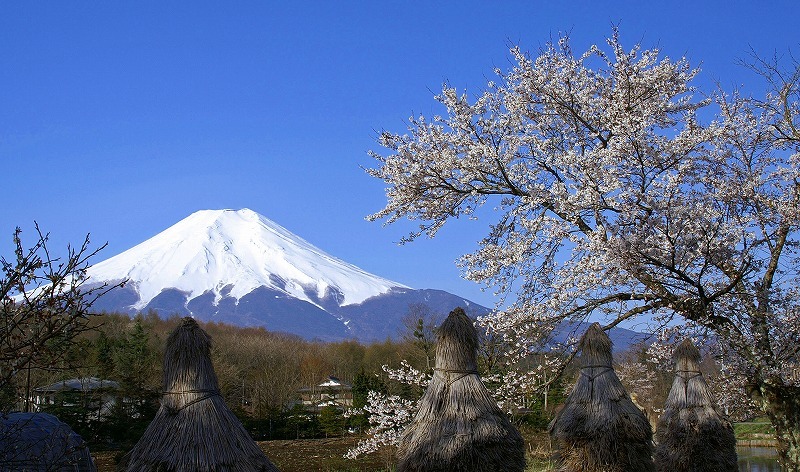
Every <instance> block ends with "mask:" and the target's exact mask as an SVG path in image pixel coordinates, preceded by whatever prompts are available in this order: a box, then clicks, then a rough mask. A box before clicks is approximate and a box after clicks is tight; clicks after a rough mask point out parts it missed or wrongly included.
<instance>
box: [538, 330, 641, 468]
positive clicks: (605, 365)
mask: <svg viewBox="0 0 800 472" xmlns="http://www.w3.org/2000/svg"><path fill="white" fill-rule="evenodd" d="M579 349H580V351H581V356H580V359H581V372H580V376H579V377H578V380H577V381H576V383H575V387H574V388H573V389H572V392H571V393H570V394H569V396H568V397H567V399H566V401H565V404H564V407H563V409H562V410H561V411H560V412H559V413H558V414H557V415H556V417H555V419H553V422H552V423H550V435H551V437H552V438H553V439H554V441H555V442H556V445H557V447H558V449H559V466H560V468H559V469H558V470H559V471H561V472H593V471H598V472H599V471H603V472H638V471H648V472H649V471H653V470H655V469H654V466H653V460H652V458H651V454H652V450H653V432H652V430H651V429H650V423H649V422H648V421H647V418H646V417H645V415H644V413H642V411H641V410H640V409H639V408H637V407H636V405H634V403H633V402H632V401H631V398H630V396H628V392H626V391H625V387H623V386H622V383H621V382H620V381H619V378H618V377H617V374H616V373H615V372H614V368H613V367H612V364H611V362H612V355H611V339H610V338H609V337H608V336H607V335H606V333H605V332H604V331H603V329H602V328H601V327H600V325H599V324H598V323H594V324H592V325H591V326H590V327H589V329H588V330H586V333H585V334H584V335H583V337H582V338H581V340H580V344H579Z"/></svg>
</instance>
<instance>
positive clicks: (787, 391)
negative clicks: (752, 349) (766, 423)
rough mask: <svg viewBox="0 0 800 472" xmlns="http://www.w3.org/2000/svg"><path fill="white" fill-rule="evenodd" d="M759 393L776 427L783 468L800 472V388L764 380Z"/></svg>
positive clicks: (760, 400) (792, 471) (762, 403)
mask: <svg viewBox="0 0 800 472" xmlns="http://www.w3.org/2000/svg"><path fill="white" fill-rule="evenodd" d="M757 394H758V397H759V398H758V400H759V402H760V403H761V406H762V407H763V409H764V411H765V412H766V413H767V416H768V417H769V419H770V421H771V422H772V425H773V426H774V427H775V437H776V439H777V440H778V456H779V460H780V463H781V466H782V467H783V469H782V470H786V471H790V472H800V387H796V386H788V385H778V386H775V385H769V384H767V383H766V382H762V383H761V385H759V386H758V391H757Z"/></svg>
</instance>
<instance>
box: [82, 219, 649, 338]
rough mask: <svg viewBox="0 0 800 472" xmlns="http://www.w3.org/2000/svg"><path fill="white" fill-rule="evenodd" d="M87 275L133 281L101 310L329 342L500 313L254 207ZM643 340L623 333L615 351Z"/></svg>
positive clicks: (183, 224) (188, 225)
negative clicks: (318, 240) (335, 246)
mask: <svg viewBox="0 0 800 472" xmlns="http://www.w3.org/2000/svg"><path fill="white" fill-rule="evenodd" d="M87 275H88V277H89V280H88V282H87V283H88V284H90V285H91V284H99V283H111V284H113V283H114V282H118V281H121V280H127V283H126V284H125V285H124V286H123V287H116V288H114V289H112V290H111V291H110V292H108V293H107V294H105V295H104V296H102V297H101V298H99V299H98V300H97V301H96V302H95V304H94V306H93V308H94V310H96V311H106V312H118V313H125V314H128V315H135V314H137V313H147V312H155V313H157V314H158V315H159V316H162V317H169V316H172V315H179V316H193V317H195V318H197V319H198V320H200V321H216V322H224V323H228V324H233V325H236V326H261V327H264V328H266V329H268V330H270V331H281V332H287V333H291V334H296V335H298V336H301V337H303V338H306V339H318V340H322V341H341V340H347V339H355V340H358V341H362V342H371V341H382V340H385V339H387V338H393V339H396V338H399V337H400V336H401V335H402V333H403V332H404V331H405V330H407V327H406V326H405V325H404V322H403V319H404V318H405V317H406V316H407V315H408V314H409V312H410V308H411V307H412V306H419V305H425V306H426V307H427V310H428V312H429V313H431V314H434V315H435V316H436V318H437V320H434V321H441V319H444V317H445V316H446V315H447V313H449V312H450V311H451V310H453V309H454V308H455V307H457V306H460V307H462V308H464V309H465V311H466V312H467V314H468V315H469V316H470V317H472V318H477V317H478V316H481V315H485V314H488V313H489V312H490V311H491V310H490V309H489V308H486V307H483V306H481V305H479V304H477V303H474V302H472V301H470V300H467V299H465V298H462V297H459V296H457V295H454V294H451V293H448V292H446V291H443V290H436V289H414V288H411V287H408V286H406V285H404V284H401V283H398V282H394V281H391V280H389V279H386V278H383V277H380V276H377V275H374V274H370V273H368V272H366V271H364V270H363V269H360V268H358V267H356V266H355V265H352V264H349V263H347V262H344V261H342V260H341V259H338V258H336V257H334V256H331V255H329V254H327V253H326V252H324V251H323V250H321V249H319V248H318V247H316V246H314V245H313V244H311V243H309V242H307V241H305V240H304V239H302V238H301V237H299V236H297V235H295V234H293V233H291V232H290V231H288V230H286V229H285V228H283V227H282V226H280V225H278V224H277V223H275V222H273V221H272V220H269V219H268V218H266V217H264V216H262V215H259V214H258V213H256V212H254V211H252V210H249V209H246V208H245V209H242V210H200V211H198V212H195V213H192V214H191V215H189V216H188V217H186V218H184V219H183V220H181V221H179V222H178V223H176V224H174V225H172V226H170V227H169V228H167V229H165V230H164V231H162V232H160V233H158V234H157V235H155V236H153V237H152V238H149V239H147V240H146V241H144V242H142V243H140V244H137V245H135V246H134V247H132V248H130V249H128V250H126V251H123V252H122V253H120V254H118V255H116V256H113V257H111V258H109V259H106V260H104V261H102V262H99V263H97V264H95V265H93V266H91V267H90V268H89V270H88V272H87ZM439 318H441V319H439ZM637 335H638V334H637V333H634V332H632V331H627V330H622V331H619V332H617V334H616V335H615V336H616V339H615V344H616V346H615V348H616V349H617V350H624V349H625V348H627V346H628V345H630V344H632V343H634V342H636V339H637Z"/></svg>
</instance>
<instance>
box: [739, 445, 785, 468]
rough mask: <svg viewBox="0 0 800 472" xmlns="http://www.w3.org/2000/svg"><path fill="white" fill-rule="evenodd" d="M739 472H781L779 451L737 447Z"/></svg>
mask: <svg viewBox="0 0 800 472" xmlns="http://www.w3.org/2000/svg"><path fill="white" fill-rule="evenodd" d="M736 454H737V455H738V456H739V472H780V470H781V469H780V467H779V466H778V451H776V450H775V448H772V447H737V448H736Z"/></svg>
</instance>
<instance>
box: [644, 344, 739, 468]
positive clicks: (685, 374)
mask: <svg viewBox="0 0 800 472" xmlns="http://www.w3.org/2000/svg"><path fill="white" fill-rule="evenodd" d="M674 359H675V380H674V381H673V382H672V389H671V390H670V392H669V396H668V397H667V402H666V404H665V405H664V413H663V414H662V415H661V418H659V420H658V426H657V427H656V443H657V446H656V451H655V456H654V460H655V463H656V469H657V470H659V471H670V472H689V471H707V472H723V471H725V472H727V471H730V472H736V471H737V470H738V466H737V464H736V462H737V457H736V437H735V436H734V433H733V427H732V426H731V424H730V422H728V420H726V419H725V418H724V417H723V416H722V415H720V414H719V413H718V412H717V410H716V409H715V408H714V401H713V399H712V398H711V393H710V391H709V388H708V385H707V384H706V381H705V379H704V378H703V374H701V373H700V351H699V350H698V349H697V347H695V345H694V344H693V343H692V341H691V340H689V339H686V340H684V341H683V342H682V343H681V344H680V345H679V346H678V348H677V349H676V350H675V354H674Z"/></svg>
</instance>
